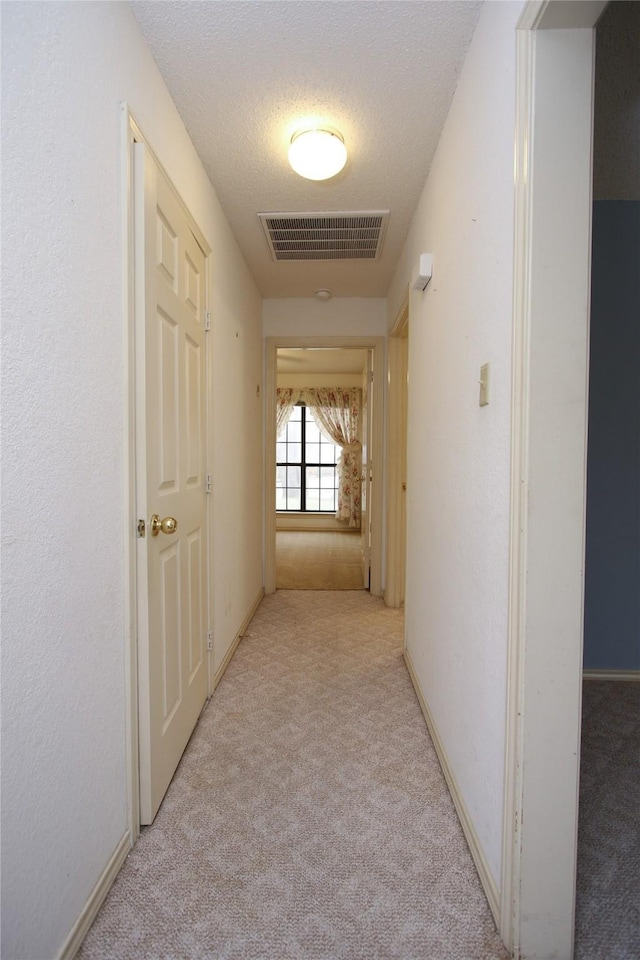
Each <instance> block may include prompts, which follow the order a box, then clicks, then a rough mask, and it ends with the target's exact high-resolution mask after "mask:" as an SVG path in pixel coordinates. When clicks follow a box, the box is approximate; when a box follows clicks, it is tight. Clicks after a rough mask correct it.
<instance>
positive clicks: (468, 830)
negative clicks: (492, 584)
mask: <svg viewBox="0 0 640 960" xmlns="http://www.w3.org/2000/svg"><path fill="white" fill-rule="evenodd" d="M404 660H405V663H406V665H407V670H408V671H409V676H410V677H411V682H412V683H413V687H414V690H415V691H416V696H417V697H418V701H419V703H420V708H421V710H422V713H423V715H424V719H425V721H426V724H427V727H428V730H429V733H430V734H431V739H432V740H433V745H434V747H435V750H436V753H437V755H438V760H439V761H440V766H441V767H442V772H443V774H444V778H445V780H446V781H447V786H448V787H449V793H450V794H451V799H452V800H453V805H454V807H455V808H456V813H457V814H458V819H459V820H460V825H461V827H462V830H463V832H464V835H465V838H466V840H467V844H468V845H469V850H470V851H471V856H472V857H473V862H474V863H475V865H476V870H477V871H478V876H479V877H480V882H481V884H482V887H483V889H484V892H485V896H486V898H487V901H488V903H489V907H490V909H491V913H492V914H493V919H494V920H495V923H496V926H497V927H498V928H499V924H500V897H499V894H498V888H497V886H496V882H495V880H494V879H493V876H492V874H491V871H490V869H489V864H488V863H487V858H486V857H485V855H484V850H483V849H482V846H481V844H480V838H479V837H478V834H477V833H476V829H475V827H474V825H473V822H472V820H471V817H470V816H469V812H468V810H467V808H466V806H465V803H464V800H463V799H462V794H461V793H460V788H459V787H458V784H457V781H456V778H455V776H454V773H453V770H452V769H451V764H450V763H449V760H448V757H447V754H446V752H445V749H444V746H443V744H442V740H441V739H440V736H439V734H438V730H437V728H436V725H435V723H434V720H433V717H432V715H431V711H430V710H429V707H428V705H427V701H426V699H425V696H424V694H423V692H422V689H421V687H420V683H419V681H418V677H417V674H416V671H415V667H414V666H413V662H412V660H411V655H410V653H409V651H408V650H406V649H405V652H404Z"/></svg>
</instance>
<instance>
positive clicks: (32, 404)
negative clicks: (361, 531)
mask: <svg viewBox="0 0 640 960" xmlns="http://www.w3.org/2000/svg"><path fill="white" fill-rule="evenodd" d="M2 42H3V50H2V94H3V116H2V121H3V124H2V137H3V154H2V161H3V169H2V176H3V198H2V199H3V236H2V249H3V260H4V263H3V267H4V271H3V285H2V293H3V304H2V306H3V382H2V388H3V424H2V427H3V454H4V457H3V481H4V484H3V504H2V506H3V518H2V519H3V524H2V538H3V543H2V547H3V607H2V619H3V664H2V666H3V676H2V681H3V691H2V692H3V696H2V713H3V718H2V719H3V726H2V737H3V745H2V754H3V771H2V816H3V829H2V853H3V857H2V872H3V876H2V894H3V895H2V911H3V917H2V920H3V923H2V955H3V956H6V957H11V958H12V960H18V958H30V960H33V958H35V957H39V958H45V957H46V958H48V957H52V956H54V955H55V954H56V953H57V951H58V950H59V948H60V946H61V944H62V943H63V942H64V940H65V937H66V936H67V933H68V931H69V929H70V928H71V926H72V924H73V923H74V922H75V920H76V918H77V917H78V915H79V913H80V911H81V910H82V908H83V906H84V904H85V902H86V899H87V897H88V895H89V893H90V891H91V890H92V888H93V886H94V884H95V883H96V881H97V879H98V877H99V876H100V874H101V872H102V870H103V869H104V867H105V865H106V863H107V861H108V859H109V857H110V856H111V854H112V852H113V850H114V849H115V847H116V845H117V844H118V842H119V841H120V840H121V838H122V837H123V835H124V834H125V832H126V827H127V811H126V782H125V781H126V778H125V724H124V718H125V698H124V633H125V629H126V627H125V610H124V599H123V598H124V589H125V583H124V556H125V549H126V545H125V543H124V542H123V534H122V530H123V524H124V503H125V496H126V483H125V468H124V453H125V432H124V426H123V423H124V412H123V409H124V408H123V399H124V391H125V384H124V360H123V313H122V289H123V270H122V262H121V257H122V245H121V223H120V202H121V189H122V185H121V182H120V166H121V159H120V158H121V138H120V101H123V100H126V101H128V102H129V104H130V106H131V108H132V110H133V112H134V114H135V116H136V117H137V119H138V121H139V123H140V125H141V128H142V130H143V131H144V132H145V134H146V136H147V137H148V138H149V141H150V143H151V145H152V146H153V147H154V149H155V150H156V152H157V154H158V156H159V157H160V159H161V161H162V162H163V163H164V165H165V166H166V169H167V171H168V173H169V176H170V177H171V178H172V179H173V181H174V182H175V184H176V186H177V188H178V190H179V191H180V192H181V193H182V195H183V197H184V199H185V201H186V203H187V205H188V206H189V207H190V208H191V210H192V212H193V213H194V215H195V217H196V219H197V220H198V222H199V224H200V226H201V228H202V230H203V232H204V234H205V235H206V237H207V239H208V241H209V242H210V243H211V245H212V248H213V267H214V292H213V303H212V308H213V318H214V330H213V334H212V336H213V337H214V354H215V358H216V359H215V364H214V371H213V375H214V385H215V386H214V391H215V392H214V404H215V408H216V419H215V425H214V440H215V444H214V452H215V450H219V449H223V450H224V451H225V463H224V465H223V464H222V463H221V462H219V461H217V463H216V467H215V477H214V479H215V483H216V496H215V510H216V516H215V518H214V530H215V545H216V568H215V570H214V578H213V582H214V590H215V607H216V622H215V629H216V642H217V643H218V644H219V649H221V650H223V649H224V648H225V645H228V644H229V643H231V641H232V639H233V636H234V635H235V632H236V631H237V629H238V627H239V625H240V622H241V621H242V618H243V617H244V615H245V614H246V613H247V610H248V606H249V605H250V602H252V601H253V599H254V598H255V596H256V595H257V594H258V592H259V590H260V585H261V550H262V540H261V508H260V503H261V485H262V456H261V443H262V423H261V419H262V401H261V399H259V398H256V384H257V383H260V382H261V376H262V340H261V304H260V298H259V295H258V293H257V291H256V289H255V287H254V285H253V282H252V280H251V277H250V276H249V274H248V271H247V269H246V267H245V265H244V262H243V260H242V259H241V257H240V254H239V252H238V250H237V247H236V245H235V242H234V240H233V237H232V236H231V233H230V231H229V229H228V227H227V224H226V221H225V220H224V217H223V215H222V212H221V209H220V207H219V204H218V202H217V200H216V197H215V195H214V192H213V190H212V188H211V185H210V183H209V181H208V179H207V177H206V175H205V173H204V170H203V168H202V166H201V164H200V162H199V160H198V158H197V156H196V154H195V151H194V149H193V146H192V144H191V142H190V140H189V138H188V136H187V134H186V131H185V129H184V126H183V124H182V122H181V120H180V118H179V116H178V114H177V111H176V110H175V108H174V106H173V103H172V101H171V99H170V97H169V94H168V92H167V90H166V88H165V86H164V84H163V82H162V80H161V78H160V75H159V73H158V71H157V68H156V66H155V63H154V61H153V59H152V57H151V55H150V53H149V51H148V49H147V48H146V46H145V44H144V42H143V40H142V37H141V35H140V33H139V30H138V27H137V25H136V22H135V20H134V17H133V15H132V13H131V11H130V8H129V6H128V4H124V3H90V4H68V3H29V4H25V3H16V4H14V3H5V4H3V5H2ZM231 436H233V443H230V440H229V438H230V437H231Z"/></svg>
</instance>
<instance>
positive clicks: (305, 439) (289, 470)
mask: <svg viewBox="0 0 640 960" xmlns="http://www.w3.org/2000/svg"><path fill="white" fill-rule="evenodd" d="M339 456H340V447H338V446H337V445H336V444H335V443H331V441H330V440H327V439H326V438H325V437H323V435H322V434H321V433H320V430H319V428H318V425H317V423H316V422H315V420H314V419H313V416H312V415H311V411H310V410H309V408H308V407H306V406H305V405H304V403H299V404H297V405H296V406H295V407H294V408H293V412H292V414H291V417H290V419H289V422H288V424H287V426H286V427H285V430H284V433H283V434H281V437H280V439H279V440H278V442H277V449H276V459H277V474H276V510H295V511H313V512H314V513H315V512H318V513H335V512H336V509H337V505H338V504H337V498H338V474H337V470H336V463H337V462H338V457H339Z"/></svg>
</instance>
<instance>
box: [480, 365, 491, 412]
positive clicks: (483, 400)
mask: <svg viewBox="0 0 640 960" xmlns="http://www.w3.org/2000/svg"><path fill="white" fill-rule="evenodd" d="M479 403H480V406H481V407H486V405H487V404H488V403H489V364H488V363H483V364H482V366H481V367H480V400H479Z"/></svg>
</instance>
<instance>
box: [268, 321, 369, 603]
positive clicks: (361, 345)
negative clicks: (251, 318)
mask: <svg viewBox="0 0 640 960" xmlns="http://www.w3.org/2000/svg"><path fill="white" fill-rule="evenodd" d="M384 346H385V338H384V337H267V340H266V351H265V362H266V378H265V383H266V394H265V417H266V420H265V471H264V476H265V482H264V489H265V501H264V502H265V510H264V517H265V520H264V526H265V530H264V539H265V542H264V590H265V593H274V592H275V589H276V513H275V509H274V504H275V502H276V477H275V462H276V387H277V377H278V371H277V355H278V348H279V347H283V348H287V349H295V348H302V347H334V348H337V349H345V348H357V349H360V350H373V369H374V381H373V411H374V413H373V443H372V450H371V459H372V463H373V481H372V490H371V513H372V518H373V526H372V532H371V580H370V592H371V594H372V595H373V596H375V597H379V596H382V519H383V509H382V508H383V500H382V488H383V474H384V471H383V436H384V433H383V430H384V388H383V384H384V374H385V350H384Z"/></svg>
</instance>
